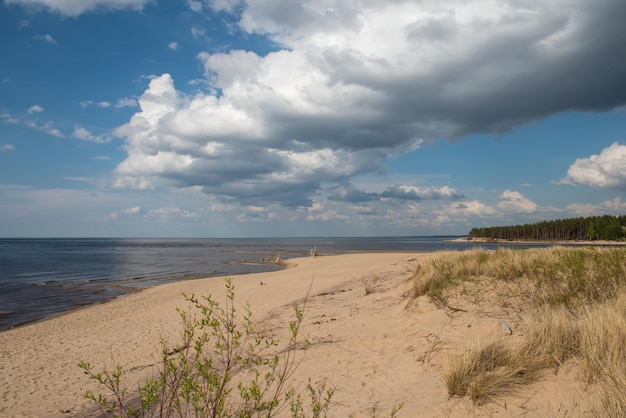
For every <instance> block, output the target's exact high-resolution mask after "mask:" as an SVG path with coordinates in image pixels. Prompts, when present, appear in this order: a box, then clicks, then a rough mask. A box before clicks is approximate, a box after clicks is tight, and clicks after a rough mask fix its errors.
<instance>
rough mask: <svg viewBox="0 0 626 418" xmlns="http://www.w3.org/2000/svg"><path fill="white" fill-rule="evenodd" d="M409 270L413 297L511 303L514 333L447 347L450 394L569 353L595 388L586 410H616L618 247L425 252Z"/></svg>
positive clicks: (625, 289) (623, 323)
mask: <svg viewBox="0 0 626 418" xmlns="http://www.w3.org/2000/svg"><path fill="white" fill-rule="evenodd" d="M413 280H414V288H413V295H414V296H415V297H418V296H420V295H429V296H430V297H431V298H432V300H433V301H434V302H435V303H439V304H440V306H442V307H444V308H446V309H447V308H449V307H450V306H452V305H454V306H457V305H460V304H462V303H463V301H462V300H461V298H463V299H465V305H463V306H466V307H467V303H468V302H467V301H468V300H471V299H472V298H475V300H481V298H483V301H484V298H485V297H487V295H488V293H491V294H492V295H496V296H495V297H496V299H495V300H491V302H493V304H494V305H498V306H500V308H501V312H504V311H505V310H506V309H511V307H512V306H514V307H516V309H515V312H512V313H511V312H510V314H511V315H516V316H518V317H519V318H521V320H520V321H519V324H518V326H517V327H516V329H517V330H518V332H519V334H520V335H521V337H522V338H521V339H515V340H506V343H505V341H502V340H496V341H483V342H477V343H475V344H474V345H473V346H470V347H467V348H465V349H464V350H463V351H462V352H461V353H457V354H454V355H452V356H450V358H449V359H448V360H447V363H446V364H445V366H444V370H443V379H444V382H445V384H446V387H447V390H448V394H449V395H450V396H460V397H463V396H468V397H469V398H470V399H471V400H472V401H473V402H474V403H476V404H478V405H480V404H483V403H485V402H488V401H489V400H492V399H494V398H497V397H498V396H503V395H507V394H511V393H514V392H515V391H517V390H518V389H520V388H521V387H523V386H524V385H528V384H530V383H532V382H535V381H537V380H538V379H540V378H541V377H542V376H543V375H544V374H545V372H547V371H552V372H553V373H558V372H559V370H560V369H561V368H562V367H563V365H564V364H566V363H567V362H568V361H575V362H576V363H577V364H580V366H581V367H582V372H581V376H582V378H583V380H584V383H585V384H595V385H597V386H596V387H599V388H600V389H601V395H599V398H598V399H597V402H596V404H597V405H595V406H593V408H594V414H595V415H597V416H607V417H613V416H626V415H625V414H626V333H625V332H624V329H626V250H625V249H623V248H613V247H610V248H598V247H589V248H563V247H554V248H547V249H525V250H512V249H499V250H497V251H486V250H472V251H464V252H446V253H441V254H436V255H434V256H433V257H432V258H425V259H424V260H423V261H422V262H421V263H420V265H419V267H418V268H417V270H416V273H415V276H414V277H413ZM459 289H462V291H459ZM512 300H517V301H518V302H519V303H517V304H514V303H512V302H511V301H512ZM478 303H480V302H478ZM468 309H469V308H468Z"/></svg>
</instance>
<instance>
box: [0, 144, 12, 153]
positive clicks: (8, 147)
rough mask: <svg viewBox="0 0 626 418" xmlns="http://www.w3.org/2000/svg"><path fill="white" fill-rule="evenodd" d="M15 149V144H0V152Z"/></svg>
mask: <svg viewBox="0 0 626 418" xmlns="http://www.w3.org/2000/svg"><path fill="white" fill-rule="evenodd" d="M10 151H15V145H13V144H3V145H2V146H0V152H10Z"/></svg>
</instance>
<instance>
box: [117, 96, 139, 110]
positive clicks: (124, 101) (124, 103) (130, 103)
mask: <svg viewBox="0 0 626 418" xmlns="http://www.w3.org/2000/svg"><path fill="white" fill-rule="evenodd" d="M137 106H138V104H137V100H135V99H133V98H130V97H122V98H121V99H118V100H117V102H116V103H115V107H116V108H118V109H119V108H122V107H137Z"/></svg>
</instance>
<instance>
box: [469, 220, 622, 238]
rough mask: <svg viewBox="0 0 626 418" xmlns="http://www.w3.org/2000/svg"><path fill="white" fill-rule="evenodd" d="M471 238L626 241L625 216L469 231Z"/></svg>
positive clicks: (544, 222) (545, 222) (543, 222)
mask: <svg viewBox="0 0 626 418" xmlns="http://www.w3.org/2000/svg"><path fill="white" fill-rule="evenodd" d="M469 237H470V238H487V239H502V240H539V241H570V240H577V241H580V240H591V241H593V240H609V241H615V240H625V239H626V216H625V215H620V216H612V215H604V216H590V217H581V218H569V219H557V220H552V221H542V222H537V223H533V224H525V225H513V226H491V227H482V228H472V230H471V231H470V233H469Z"/></svg>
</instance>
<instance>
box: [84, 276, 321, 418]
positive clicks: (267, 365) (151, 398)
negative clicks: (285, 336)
mask: <svg viewBox="0 0 626 418" xmlns="http://www.w3.org/2000/svg"><path fill="white" fill-rule="evenodd" d="M225 283H226V284H225V286H226V303H225V305H224V306H221V305H220V304H219V303H218V302H217V301H215V300H214V299H213V298H211V297H210V296H209V297H202V298H197V297H195V296H194V295H191V296H185V300H187V301H188V302H190V303H191V304H192V306H193V307H195V310H196V312H197V314H196V315H194V314H192V312H191V310H188V311H183V310H180V309H179V310H178V312H179V314H180V317H181V319H182V323H183V330H182V341H181V343H180V345H178V346H177V347H176V348H171V347H170V346H169V345H168V344H167V343H166V342H165V341H164V340H163V341H162V342H161V346H162V350H161V364H160V367H159V369H158V373H157V374H156V377H155V378H152V379H149V380H147V381H146V382H144V383H143V384H142V385H141V386H140V387H139V389H138V391H135V392H129V391H128V390H127V388H126V387H125V385H124V374H125V371H124V369H123V367H122V366H121V365H117V366H116V367H115V369H114V370H113V371H108V370H106V369H105V370H104V371H102V372H98V373H96V372H94V371H93V370H92V367H91V365H90V364H89V363H86V362H81V363H80V364H79V367H80V368H82V369H83V371H84V372H85V373H86V374H87V375H88V376H89V378H90V379H93V380H95V381H97V382H98V383H100V385H101V386H103V387H104V388H105V389H107V391H109V392H111V393H112V395H110V396H108V397H107V396H104V395H102V394H96V393H94V392H93V391H88V392H86V394H85V397H86V398H88V399H91V400H92V401H93V402H95V403H96V405H97V406H98V408H99V409H100V410H101V412H102V413H103V414H104V415H108V416H111V417H122V418H125V417H139V416H146V417H170V416H175V417H211V418H218V417H219V418H222V417H237V418H244V417H272V416H276V415H277V414H278V413H280V412H282V411H285V410H287V408H290V411H291V415H292V416H293V417H296V418H302V417H305V416H311V417H316V418H317V417H325V416H326V414H327V412H328V409H329V406H330V402H331V399H332V396H333V389H332V388H327V387H326V385H325V384H322V385H319V386H318V387H314V386H313V385H312V384H311V382H309V385H308V391H309V397H310V404H309V405H308V406H307V407H305V406H304V402H303V401H302V398H301V396H300V394H296V393H295V389H294V388H293V387H292V386H290V384H289V382H290V378H291V377H292V375H293V373H294V371H295V370H296V368H297V366H298V365H299V364H300V362H301V361H302V356H303V353H304V350H306V348H307V347H308V342H307V341H306V339H305V340H302V341H301V339H300V326H301V324H302V320H303V315H304V308H303V307H302V308H301V307H299V306H295V307H294V312H295V319H294V320H293V321H291V322H290V323H289V328H290V331H291V333H290V338H289V342H288V343H287V345H286V346H285V347H283V348H282V350H281V349H280V347H279V342H278V341H276V340H274V339H265V338H263V337H262V336H261V335H260V334H258V333H257V332H256V330H255V329H254V324H253V321H252V313H251V311H250V307H249V306H247V305H246V307H245V309H244V312H243V315H241V317H240V315H239V313H238V312H237V309H236V308H235V304H234V300H235V292H234V286H233V284H232V282H231V280H230V279H226V280H225ZM306 300H308V295H307V298H306V299H305V305H306ZM307 410H308V412H309V414H305V412H306V411H307Z"/></svg>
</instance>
